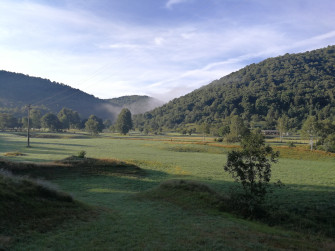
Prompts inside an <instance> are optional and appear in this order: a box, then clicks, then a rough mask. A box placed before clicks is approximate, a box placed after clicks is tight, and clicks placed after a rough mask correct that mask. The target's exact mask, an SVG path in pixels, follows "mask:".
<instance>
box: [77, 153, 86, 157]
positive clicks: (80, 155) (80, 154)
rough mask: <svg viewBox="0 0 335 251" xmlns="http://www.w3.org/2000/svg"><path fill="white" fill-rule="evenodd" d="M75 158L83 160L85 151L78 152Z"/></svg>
mask: <svg viewBox="0 0 335 251" xmlns="http://www.w3.org/2000/svg"><path fill="white" fill-rule="evenodd" d="M77 157H78V158H82V159H83V158H85V157H86V151H80V152H78V154H77Z"/></svg>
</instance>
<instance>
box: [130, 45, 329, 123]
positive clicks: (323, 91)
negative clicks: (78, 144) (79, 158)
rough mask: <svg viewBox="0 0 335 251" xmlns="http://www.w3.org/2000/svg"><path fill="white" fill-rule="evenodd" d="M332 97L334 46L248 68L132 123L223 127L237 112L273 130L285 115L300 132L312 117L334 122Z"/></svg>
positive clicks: (171, 102) (249, 120) (283, 57)
mask: <svg viewBox="0 0 335 251" xmlns="http://www.w3.org/2000/svg"><path fill="white" fill-rule="evenodd" d="M334 95H335V46H329V47H327V48H324V49H319V50H315V51H311V52H306V53H300V54H292V55H290V54H286V55H284V56H281V57H276V58H270V59H267V60H264V61H263V62H261V63H259V64H252V65H249V66H247V67H245V68H243V69H241V70H239V71H237V72H234V73H231V74H230V75H228V76H226V77H223V78H221V79H219V80H216V81H214V82H212V83H211V84H209V85H207V86H205V87H202V88H200V89H198V90H195V91H193V92H191V93H189V94H187V95H185V96H183V97H181V98H177V99H174V100H172V101H170V102H169V103H167V104H165V105H163V106H162V107H160V108H156V109H155V110H153V111H151V112H147V113H145V114H143V115H138V116H135V118H134V120H135V123H136V126H138V125H142V126H145V125H152V124H154V123H156V124H157V125H158V126H159V127H167V128H174V127H176V126H179V125H180V124H188V123H198V124H201V123H203V122H207V123H211V124H213V123H214V122H217V123H218V124H220V122H221V120H222V119H225V118H227V117H228V116H230V115H232V114H233V115H238V116H240V117H241V118H242V119H243V120H244V121H245V122H248V123H254V124H258V125H261V126H262V127H263V128H264V129H275V127H276V122H277V119H278V118H279V117H280V116H283V115H284V114H285V115H287V117H288V127H289V128H297V129H298V128H300V127H301V125H302V121H304V120H305V119H306V118H307V117H308V115H315V116H317V117H318V119H321V120H322V119H325V118H332V119H334V117H335V98H334V97H335V96H334ZM255 115H257V116H255ZM254 120H255V121H254ZM259 122H262V124H260V123H259Z"/></svg>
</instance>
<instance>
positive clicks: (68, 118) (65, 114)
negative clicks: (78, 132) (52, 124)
mask: <svg viewBox="0 0 335 251" xmlns="http://www.w3.org/2000/svg"><path fill="white" fill-rule="evenodd" d="M57 117H58V119H59V121H60V122H61V123H62V126H63V128H64V129H70V128H79V127H80V122H81V120H80V117H79V113H78V112H76V111H73V110H71V109H67V108H63V109H62V110H60V112H59V113H58V114H57Z"/></svg>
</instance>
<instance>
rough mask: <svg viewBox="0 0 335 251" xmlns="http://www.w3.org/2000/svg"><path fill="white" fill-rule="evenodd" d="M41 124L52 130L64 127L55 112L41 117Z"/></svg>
mask: <svg viewBox="0 0 335 251" xmlns="http://www.w3.org/2000/svg"><path fill="white" fill-rule="evenodd" d="M41 125H42V127H44V128H48V129H49V130H50V131H58V130H60V129H61V128H62V123H61V122H60V121H59V119H58V117H57V116H56V115H55V114H53V113H47V114H45V115H44V116H43V117H42V118H41Z"/></svg>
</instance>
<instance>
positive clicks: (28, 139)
mask: <svg viewBox="0 0 335 251" xmlns="http://www.w3.org/2000/svg"><path fill="white" fill-rule="evenodd" d="M27 109H28V130H27V147H30V109H31V105H30V104H29V105H27Z"/></svg>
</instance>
